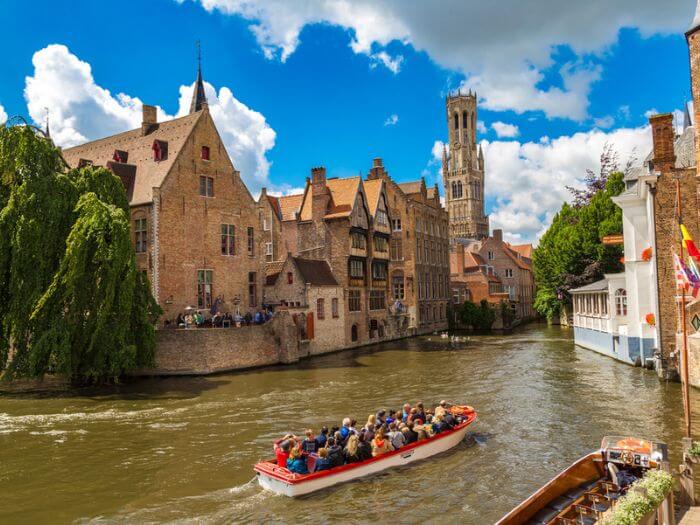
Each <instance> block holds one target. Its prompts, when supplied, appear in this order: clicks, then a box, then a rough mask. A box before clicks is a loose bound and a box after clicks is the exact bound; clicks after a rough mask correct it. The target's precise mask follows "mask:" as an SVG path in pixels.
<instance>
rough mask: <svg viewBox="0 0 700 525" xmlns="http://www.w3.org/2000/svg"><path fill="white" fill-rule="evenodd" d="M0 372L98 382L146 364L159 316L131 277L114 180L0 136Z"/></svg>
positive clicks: (37, 135)
mask: <svg viewBox="0 0 700 525" xmlns="http://www.w3.org/2000/svg"><path fill="white" fill-rule="evenodd" d="M0 231H2V232H3V233H2V235H1V236H0V370H1V371H4V372H3V375H2V377H3V379H6V380H11V379H14V378H39V377H42V376H43V375H44V374H46V373H54V374H57V375H60V376H64V377H66V378H68V379H70V380H71V381H73V382H76V383H79V382H88V383H93V382H103V381H107V380H111V379H115V378H117V377H119V376H120V375H121V374H122V373H123V372H125V371H126V370H129V369H132V368H135V367H142V366H148V365H151V364H152V363H153V356H154V351H155V328H154V323H155V321H156V319H157V316H158V314H159V312H160V308H159V307H158V305H157V304H156V302H155V300H154V299H153V297H152V295H151V291H150V286H149V284H148V281H147V278H146V277H145V275H144V274H143V273H141V272H140V271H138V269H137V268H136V260H135V254H134V248H133V245H132V242H131V234H130V212H129V204H128V201H127V197H126V193H125V190H124V187H123V185H122V183H121V181H120V180H119V179H118V178H117V177H116V176H114V175H113V174H112V172H110V171H108V170H106V169H104V168H98V167H93V166H86V167H83V168H80V169H69V168H68V166H67V165H66V163H65V161H64V160H63V157H62V156H61V152H60V150H59V149H58V148H56V147H55V146H54V144H53V142H52V141H51V140H50V139H48V138H46V137H44V136H43V134H42V133H41V132H40V131H38V130H36V129H34V128H33V127H31V126H28V125H16V126H6V127H0Z"/></svg>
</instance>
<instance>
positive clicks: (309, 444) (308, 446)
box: [301, 428, 318, 454]
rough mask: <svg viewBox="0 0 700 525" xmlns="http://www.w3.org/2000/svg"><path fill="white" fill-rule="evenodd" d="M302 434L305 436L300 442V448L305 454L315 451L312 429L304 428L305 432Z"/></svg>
mask: <svg viewBox="0 0 700 525" xmlns="http://www.w3.org/2000/svg"><path fill="white" fill-rule="evenodd" d="M304 434H305V435H306V437H305V438H304V441H302V442H301V449H302V450H303V451H304V453H305V454H313V453H314V452H316V450H318V449H317V443H316V438H315V437H314V431H313V430H311V429H310V428H309V429H307V430H306V432H304Z"/></svg>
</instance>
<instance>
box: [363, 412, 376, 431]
mask: <svg viewBox="0 0 700 525" xmlns="http://www.w3.org/2000/svg"><path fill="white" fill-rule="evenodd" d="M376 426H377V416H375V415H374V414H370V415H369V417H368V418H367V424H366V425H365V426H364V427H363V428H364V429H365V430H371V431H372V432H374V427H376Z"/></svg>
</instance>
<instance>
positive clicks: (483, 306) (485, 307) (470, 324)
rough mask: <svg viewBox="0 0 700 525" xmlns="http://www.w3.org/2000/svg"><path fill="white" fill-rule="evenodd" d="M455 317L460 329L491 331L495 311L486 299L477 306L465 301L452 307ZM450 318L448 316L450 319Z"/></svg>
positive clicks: (494, 319)
mask: <svg viewBox="0 0 700 525" xmlns="http://www.w3.org/2000/svg"><path fill="white" fill-rule="evenodd" d="M454 312H455V317H456V319H457V321H458V323H459V326H460V327H461V328H468V329H472V330H476V331H480V332H486V331H489V330H491V328H492V327H493V323H494V322H495V321H496V309H495V307H494V306H492V305H490V304H489V303H488V301H486V299H483V300H482V301H481V302H480V303H479V304H476V303H473V302H471V301H465V302H464V303H462V304H458V305H455V306H454ZM451 318H452V316H450V319H451Z"/></svg>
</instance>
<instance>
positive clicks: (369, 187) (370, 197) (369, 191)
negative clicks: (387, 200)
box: [363, 179, 384, 217]
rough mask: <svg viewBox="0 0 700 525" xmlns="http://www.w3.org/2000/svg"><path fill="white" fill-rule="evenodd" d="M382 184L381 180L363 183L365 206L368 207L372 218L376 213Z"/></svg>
mask: <svg viewBox="0 0 700 525" xmlns="http://www.w3.org/2000/svg"><path fill="white" fill-rule="evenodd" d="M383 183H384V181H383V180H382V179H372V180H366V181H365V182H364V183H363V184H364V186H365V195H366V196H367V206H369V212H370V214H371V215H372V217H374V215H375V214H376V213H377V207H378V206H379V196H380V195H381V194H382V184H383Z"/></svg>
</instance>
